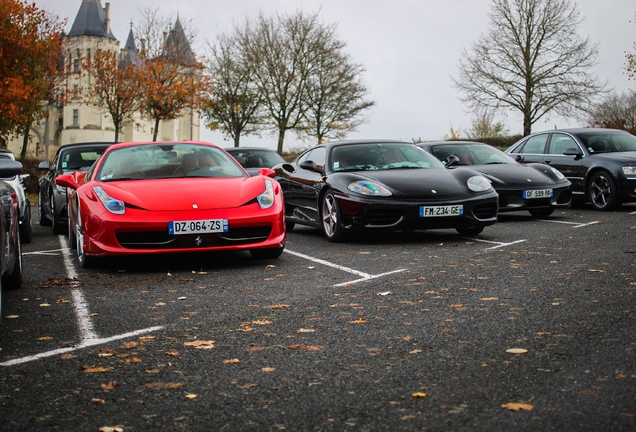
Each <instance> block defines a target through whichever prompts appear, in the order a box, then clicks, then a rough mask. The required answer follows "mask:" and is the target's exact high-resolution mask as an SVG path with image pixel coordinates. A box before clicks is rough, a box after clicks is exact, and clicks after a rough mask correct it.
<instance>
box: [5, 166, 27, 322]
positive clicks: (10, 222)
mask: <svg viewBox="0 0 636 432" xmlns="http://www.w3.org/2000/svg"><path fill="white" fill-rule="evenodd" d="M21 170H22V164H21V163H20V162H18V161H15V160H11V159H0V178H9V177H13V176H17V175H18V174H20V171H21ZM0 248H2V249H1V250H2V253H1V254H0V318H1V317H2V290H3V289H15V288H20V286H21V285H22V246H21V245H20V203H19V202H18V196H17V194H16V191H15V189H14V188H13V186H11V184H9V183H8V182H6V181H4V180H0Z"/></svg>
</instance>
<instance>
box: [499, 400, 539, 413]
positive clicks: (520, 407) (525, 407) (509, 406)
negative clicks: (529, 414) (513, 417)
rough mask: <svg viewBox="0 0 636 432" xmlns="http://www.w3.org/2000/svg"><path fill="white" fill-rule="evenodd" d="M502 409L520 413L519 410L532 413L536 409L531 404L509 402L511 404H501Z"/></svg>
mask: <svg viewBox="0 0 636 432" xmlns="http://www.w3.org/2000/svg"><path fill="white" fill-rule="evenodd" d="M501 407H502V408H505V409H507V410H510V411H519V410H523V411H532V410H533V409H534V406H533V405H530V404H529V403H525V402H509V403H505V404H501Z"/></svg>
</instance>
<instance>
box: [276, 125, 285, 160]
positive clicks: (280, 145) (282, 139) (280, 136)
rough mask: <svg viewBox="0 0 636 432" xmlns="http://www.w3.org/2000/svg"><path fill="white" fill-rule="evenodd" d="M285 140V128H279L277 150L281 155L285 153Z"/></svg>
mask: <svg viewBox="0 0 636 432" xmlns="http://www.w3.org/2000/svg"><path fill="white" fill-rule="evenodd" d="M284 142H285V129H279V130H278V147H277V149H276V151H277V152H278V154H279V155H282V154H283V143H284Z"/></svg>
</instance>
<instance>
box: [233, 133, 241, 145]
mask: <svg viewBox="0 0 636 432" xmlns="http://www.w3.org/2000/svg"><path fill="white" fill-rule="evenodd" d="M240 141H241V135H239V134H236V135H234V147H238V146H239V142H240Z"/></svg>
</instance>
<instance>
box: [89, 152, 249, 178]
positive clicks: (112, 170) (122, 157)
mask: <svg viewBox="0 0 636 432" xmlns="http://www.w3.org/2000/svg"><path fill="white" fill-rule="evenodd" d="M246 176H247V175H246V174H245V172H244V171H243V170H242V169H241V168H240V166H239V165H238V164H237V163H236V161H235V160H234V159H232V158H231V157H230V156H228V155H227V153H225V152H224V151H223V150H221V149H219V148H217V147H212V146H206V145H200V144H185V143H184V144H181V143H177V144H174V143H170V144H140V145H136V146H128V147H122V148H118V149H115V150H112V151H110V152H108V153H107V154H106V155H105V159H104V161H103V162H102V164H101V166H100V167H99V171H98V172H97V175H96V176H95V178H97V179H99V180H101V181H115V180H133V179H134V180H138V179H157V178H180V177H246Z"/></svg>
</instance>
